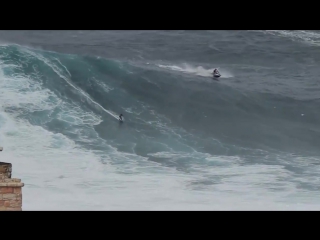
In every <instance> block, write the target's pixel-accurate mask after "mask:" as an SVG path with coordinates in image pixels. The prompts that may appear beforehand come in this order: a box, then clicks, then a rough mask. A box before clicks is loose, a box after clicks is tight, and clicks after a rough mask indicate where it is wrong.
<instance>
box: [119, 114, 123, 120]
mask: <svg viewBox="0 0 320 240" xmlns="http://www.w3.org/2000/svg"><path fill="white" fill-rule="evenodd" d="M122 116H123V115H122V113H121V114H120V115H119V120H120V121H122Z"/></svg>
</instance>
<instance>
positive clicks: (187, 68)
mask: <svg viewBox="0 0 320 240" xmlns="http://www.w3.org/2000/svg"><path fill="white" fill-rule="evenodd" d="M158 67H161V68H165V69H170V70H172V71H179V72H184V73H189V74H193V75H197V76H202V77H212V72H213V70H214V68H208V69H206V68H204V67H202V66H192V65H191V64H187V63H185V64H182V65H181V66H176V65H162V64H159V65H158ZM217 69H218V70H219V72H220V73H221V78H230V77H233V75H232V74H231V73H230V72H229V71H228V70H226V69H223V68H218V67H217Z"/></svg>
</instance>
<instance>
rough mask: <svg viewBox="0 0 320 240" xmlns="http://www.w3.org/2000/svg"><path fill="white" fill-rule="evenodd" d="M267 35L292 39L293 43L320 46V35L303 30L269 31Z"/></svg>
mask: <svg viewBox="0 0 320 240" xmlns="http://www.w3.org/2000/svg"><path fill="white" fill-rule="evenodd" d="M264 32H265V33H267V34H272V35H277V36H281V37H286V38H290V39H291V40H293V41H302V42H304V43H307V44H311V45H317V46H319V45H320V33H317V32H311V31H302V30H295V31H292V30H291V31H289V30H267V31H264Z"/></svg>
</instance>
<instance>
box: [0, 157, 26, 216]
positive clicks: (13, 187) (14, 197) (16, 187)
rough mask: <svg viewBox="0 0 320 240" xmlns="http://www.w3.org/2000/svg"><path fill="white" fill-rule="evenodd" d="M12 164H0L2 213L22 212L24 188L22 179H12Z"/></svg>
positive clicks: (0, 208)
mask: <svg viewBox="0 0 320 240" xmlns="http://www.w3.org/2000/svg"><path fill="white" fill-rule="evenodd" d="M11 172H12V164H11V163H4V162H0V211H21V210H22V189H21V188H22V187H23V186H24V184H23V183H22V182H21V180H20V179H17V178H11Z"/></svg>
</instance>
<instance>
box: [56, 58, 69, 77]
mask: <svg viewBox="0 0 320 240" xmlns="http://www.w3.org/2000/svg"><path fill="white" fill-rule="evenodd" d="M54 59H55V60H56V61H57V62H58V63H60V65H61V66H62V67H64V69H65V70H66V71H67V73H68V74H69V76H70V77H71V73H70V72H69V71H68V69H67V68H66V66H64V65H63V64H62V63H61V62H60V60H59V59H58V58H54Z"/></svg>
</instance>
